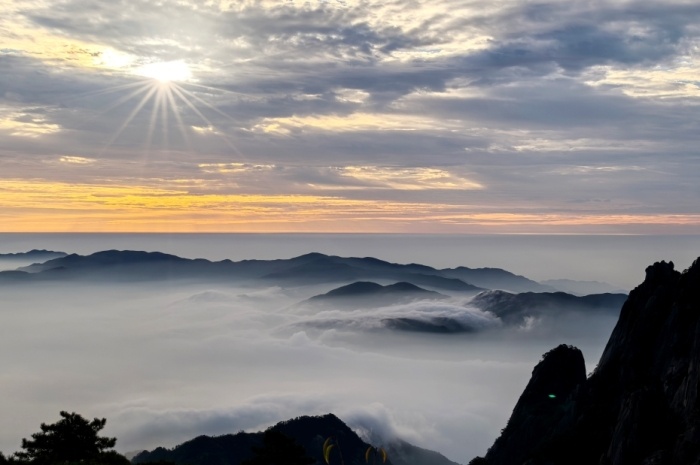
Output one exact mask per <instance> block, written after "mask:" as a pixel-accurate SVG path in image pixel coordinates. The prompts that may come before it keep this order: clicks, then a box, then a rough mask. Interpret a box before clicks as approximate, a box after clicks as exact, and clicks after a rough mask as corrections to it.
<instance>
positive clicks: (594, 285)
mask: <svg viewBox="0 0 700 465" xmlns="http://www.w3.org/2000/svg"><path fill="white" fill-rule="evenodd" d="M540 283H541V284H544V285H545V286H549V287H552V288H554V289H555V290H557V291H560V292H566V293H568V294H573V295H590V294H606V293H608V294H627V291H625V290H623V289H620V288H619V287H616V286H613V285H611V284H608V283H603V282H600V281H576V280H573V279H547V280H546V281H540Z"/></svg>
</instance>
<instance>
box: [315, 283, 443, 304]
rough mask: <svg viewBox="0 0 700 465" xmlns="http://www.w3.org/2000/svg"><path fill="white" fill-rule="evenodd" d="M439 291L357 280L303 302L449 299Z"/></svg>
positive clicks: (354, 302) (329, 302) (393, 302)
mask: <svg viewBox="0 0 700 465" xmlns="http://www.w3.org/2000/svg"><path fill="white" fill-rule="evenodd" d="M447 298H449V297H448V296H446V295H444V294H440V293H439V292H434V291H428V290H426V289H423V288H422V287H418V286H416V285H414V284H411V283H407V282H398V283H395V284H388V285H386V286H382V285H381V284H377V283H373V282H370V281H357V282H354V283H352V284H348V285H345V286H341V287H338V288H336V289H333V290H331V291H328V292H327V293H325V294H321V295H316V296H313V297H311V298H310V299H307V300H306V301H304V302H302V305H303V304H306V305H322V306H333V307H341V308H367V307H382V306H387V305H394V304H399V303H405V302H410V301H413V300H418V299H433V300H435V299H447Z"/></svg>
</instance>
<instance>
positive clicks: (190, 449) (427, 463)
mask: <svg viewBox="0 0 700 465" xmlns="http://www.w3.org/2000/svg"><path fill="white" fill-rule="evenodd" d="M270 430H274V431H279V432H281V433H282V434H284V435H285V436H288V437H290V438H293V439H294V440H295V441H296V443H297V444H299V445H301V446H302V447H303V448H304V450H305V451H306V455H308V456H309V457H311V458H312V459H314V463H315V464H319V465H320V464H325V461H324V458H323V443H324V441H325V440H326V439H327V438H328V437H333V441H334V442H335V443H336V444H337V446H338V447H335V448H334V450H333V452H332V454H331V455H330V463H331V465H334V464H341V463H344V464H345V465H361V464H366V463H367V462H366V461H365V452H366V451H367V448H368V447H369V444H367V443H366V442H364V441H363V440H362V439H360V437H359V436H358V435H357V434H356V433H355V432H354V431H353V430H351V429H350V428H349V427H348V426H347V425H346V424H345V423H343V422H342V421H341V420H340V419H339V418H338V417H336V416H335V415H332V414H327V415H324V416H319V417H308V416H305V417H299V418H295V419H293V420H288V421H283V422H281V423H278V424H276V425H275V426H273V427H271V428H270ZM263 436H264V433H262V432H260V433H244V432H240V433H237V434H227V435H223V436H217V437H209V436H199V437H197V438H194V439H192V440H190V441H187V442H185V443H183V444H180V445H179V446H177V447H175V448H173V449H165V448H162V447H159V448H157V449H154V450H153V451H150V452H148V451H144V452H142V453H140V454H138V455H136V456H135V457H134V458H133V459H132V463H146V462H159V461H169V462H174V463H176V464H178V465H239V464H240V463H241V462H243V461H245V460H248V459H250V458H251V457H252V456H253V452H252V448H253V447H260V446H261V445H262V441H263ZM382 447H384V449H385V450H386V451H387V453H388V460H387V462H386V463H387V464H389V465H457V464H456V463H455V462H452V461H450V460H448V459H447V458H445V457H444V456H442V455H441V454H439V453H437V452H433V451H429V450H426V449H421V448H419V447H416V446H413V445H411V444H409V443H407V442H404V441H398V440H397V441H395V442H393V443H392V444H385V445H382ZM338 450H340V452H341V453H342V461H341V455H340V454H339V453H338Z"/></svg>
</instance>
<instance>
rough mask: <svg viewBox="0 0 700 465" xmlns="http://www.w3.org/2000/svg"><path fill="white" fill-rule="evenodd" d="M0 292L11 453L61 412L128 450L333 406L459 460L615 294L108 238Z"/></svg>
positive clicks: (321, 257) (608, 310) (355, 423)
mask: <svg viewBox="0 0 700 465" xmlns="http://www.w3.org/2000/svg"><path fill="white" fill-rule="evenodd" d="M6 257H7V255H6V254H5V255H3V256H0V260H1V261H3V262H4V263H7V261H6V260H5V259H6ZM468 275H469V276H470V277H471V279H472V280H473V281H474V282H478V285H476V284H474V283H472V282H469V281H468V280H467V279H466V276H468ZM486 285H489V287H486ZM509 286H510V287H509ZM528 286H530V287H529V288H528ZM494 289H495V290H494ZM0 292H2V295H3V300H2V304H1V305H0V309H1V311H2V321H3V324H2V329H1V330H0V331H2V335H1V336H2V337H1V338H0V346H1V350H0V354H2V355H1V357H2V363H3V367H4V370H3V372H2V373H0V383H1V384H2V386H3V388H4V392H5V398H6V399H12V402H11V404H9V403H8V404H7V405H6V406H4V407H3V408H4V411H5V412H7V414H8V418H11V419H12V421H5V422H3V423H2V424H1V425H0V450H2V451H5V452H7V453H9V452H12V451H14V450H16V449H17V448H18V445H19V443H20V439H21V438H22V437H27V436H29V435H30V434H31V432H32V431H33V430H34V429H35V428H36V425H37V424H38V423H40V422H42V421H45V420H46V417H47V415H48V414H51V413H54V412H58V411H60V410H74V411H80V412H82V413H83V414H85V415H86V416H104V417H107V418H108V419H109V422H108V424H107V429H106V432H107V433H108V434H111V435H114V436H116V437H118V438H119V442H118V445H117V448H118V450H120V451H122V452H127V451H134V450H142V449H152V448H154V447H156V446H166V447H173V446H175V445H177V444H180V443H182V442H183V441H186V440H188V439H191V438H194V437H196V436H198V435H202V434H207V435H221V434H227V433H235V432H237V431H240V430H246V431H258V430H261V429H264V428H266V427H268V426H270V425H272V424H275V423H277V422H279V421H283V420H286V419H289V418H294V417H297V416H301V415H324V414H326V413H330V412H332V413H334V414H335V415H337V416H338V417H339V418H341V419H342V420H343V421H345V422H347V424H348V425H349V426H351V427H352V428H354V429H355V430H356V431H363V432H365V435H368V436H371V439H372V440H373V441H374V442H375V443H389V442H390V441H392V440H395V439H396V438H400V439H402V440H405V441H408V442H410V443H411V444H414V445H416V446H420V447H424V448H428V449H432V450H436V451H439V452H440V453H442V454H444V455H446V456H447V457H448V458H449V459H451V460H453V461H456V462H459V463H466V462H467V461H468V460H469V459H470V458H471V457H474V456H476V455H479V454H482V455H483V453H484V452H485V448H486V447H487V446H488V445H489V444H490V443H491V442H492V441H493V438H494V437H496V436H497V433H498V431H499V430H500V429H501V428H502V427H503V424H504V422H505V421H506V419H507V417H508V415H509V413H510V412H511V410H512V406H513V405H514V402H515V400H516V399H517V396H518V394H519V392H520V391H521V390H522V387H523V385H524V383H525V382H526V381H527V379H528V376H529V374H530V371H531V369H532V365H533V363H534V362H535V361H537V360H539V358H540V357H541V355H542V354H543V353H544V352H546V351H547V350H549V349H550V348H551V347H553V346H555V345H557V344H560V343H569V344H575V345H577V346H578V347H580V348H581V349H582V350H583V351H584V353H585V354H586V359H587V360H589V361H591V360H596V359H597V357H598V356H599V354H600V353H601V351H602V349H603V345H604V343H605V340H606V338H607V337H608V335H609V333H610V331H611V329H612V327H613V326H614V324H615V321H616V319H617V314H618V312H619V308H620V306H621V304H622V302H623V301H624V298H625V296H624V295H620V294H617V295H616V294H601V295H598V296H588V297H577V296H574V295H572V294H565V293H562V292H560V291H557V290H556V289H555V288H553V287H552V286H551V285H549V284H548V285H544V284H540V283H538V282H537V281H535V280H532V279H529V278H527V277H525V276H520V275H517V274H514V273H511V272H509V271H507V270H503V269H494V268H487V269H483V270H479V269H476V268H466V267H463V268H461V269H460V268H455V267H451V268H436V267H432V266H428V265H422V264H419V263H413V264H406V265H404V264H400V263H393V262H387V261H384V260H379V259H376V258H372V257H366V258H353V257H341V256H337V255H326V254H321V253H309V254H304V255H300V256H297V257H292V258H290V259H277V260H244V261H230V260H204V259H197V260H192V259H185V258H182V257H179V256H177V255H171V254H163V253H159V252H148V253H147V252H140V251H118V250H105V251H100V252H96V253H93V254H86V255H79V254H66V255H60V256H57V257H55V258H50V259H48V260H45V261H36V262H33V263H31V264H29V263H24V262H23V263H21V264H20V266H18V267H17V268H16V269H14V271H3V272H0ZM589 369H592V367H589Z"/></svg>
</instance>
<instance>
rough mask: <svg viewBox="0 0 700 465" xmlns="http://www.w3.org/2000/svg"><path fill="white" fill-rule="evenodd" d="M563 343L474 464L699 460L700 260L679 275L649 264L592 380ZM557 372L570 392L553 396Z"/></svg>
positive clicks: (670, 464) (689, 463)
mask: <svg viewBox="0 0 700 465" xmlns="http://www.w3.org/2000/svg"><path fill="white" fill-rule="evenodd" d="M565 347H566V346H560V347H557V348H556V349H554V350H553V351H551V352H549V353H548V354H546V355H545V357H544V360H542V361H541V362H540V363H539V364H538V365H537V366H536V367H535V370H534V371H533V376H532V379H531V380H530V383H529V384H528V386H527V387H526V388H525V391H524V392H523V395H522V396H521V398H520V400H519V401H518V404H517V405H516V407H515V409H514V410H513V414H512V416H511V419H510V420H509V422H508V425H507V426H506V428H504V430H503V432H502V434H501V436H500V437H499V438H498V439H497V440H496V442H495V443H494V445H493V446H492V447H491V449H489V452H488V453H487V454H486V456H485V457H484V458H477V459H475V461H472V463H483V464H487V465H524V464H525V465H628V464H630V465H637V464H640V465H652V464H658V465H700V259H698V260H695V262H694V263H693V265H692V266H691V267H690V268H688V269H687V270H686V271H684V272H683V273H679V272H678V271H676V270H675V269H674V265H673V263H672V262H657V263H654V264H653V265H651V266H649V267H648V268H647V269H646V278H645V279H644V282H643V283H642V284H640V285H639V286H637V288H635V289H634V290H633V291H632V292H631V293H630V295H629V297H628V299H627V301H626V302H625V304H624V305H623V308H622V311H621V312H620V318H619V320H618V323H617V325H616V326H615V329H614V330H613V332H612V335H611V336H610V339H609V341H608V344H607V345H606V347H605V350H604V351H603V355H602V357H601V360H600V363H599V364H598V367H597V368H596V370H595V371H594V373H593V374H592V375H591V376H590V377H589V378H588V379H584V380H581V374H580V373H579V374H576V373H573V374H572V373H570V372H567V371H566V370H567V369H568V368H569V366H570V365H571V366H574V365H575V364H577V363H579V362H572V363H571V364H569V363H566V362H562V361H560V360H559V359H560V358H561V360H566V359H567V356H566V355H564V354H566V353H567V352H571V354H570V355H569V356H568V357H570V358H571V359H572V360H573V359H576V358H578V356H577V355H574V352H573V351H571V349H570V348H569V349H568V350H567V349H565ZM580 363H582V361H581V362H580ZM574 371H576V370H574ZM558 376H559V377H560V379H558V378H557V377H558ZM555 380H556V381H557V382H560V383H562V384H563V385H564V386H565V388H566V389H563V391H562V392H567V394H564V398H563V399H562V398H561V397H559V396H558V394H557V393H556V392H553V394H555V396H556V397H554V398H550V399H552V400H554V399H557V402H552V403H551V404H548V403H547V402H545V401H543V399H542V397H543V394H544V393H545V392H546V390H547V389H548V388H549V383H551V382H554V381H555Z"/></svg>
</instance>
